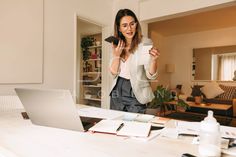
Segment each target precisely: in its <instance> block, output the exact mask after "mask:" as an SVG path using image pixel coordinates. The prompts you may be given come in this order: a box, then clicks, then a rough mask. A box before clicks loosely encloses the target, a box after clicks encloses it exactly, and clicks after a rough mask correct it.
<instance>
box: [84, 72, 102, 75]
mask: <svg viewBox="0 0 236 157" xmlns="http://www.w3.org/2000/svg"><path fill="white" fill-rule="evenodd" d="M95 74H101V72H84V73H83V75H95Z"/></svg>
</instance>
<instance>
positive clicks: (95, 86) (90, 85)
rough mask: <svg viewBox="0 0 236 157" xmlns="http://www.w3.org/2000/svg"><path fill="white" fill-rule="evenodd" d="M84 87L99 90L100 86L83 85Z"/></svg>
mask: <svg viewBox="0 0 236 157" xmlns="http://www.w3.org/2000/svg"><path fill="white" fill-rule="evenodd" d="M83 86H84V87H91V88H101V86H98V85H83Z"/></svg>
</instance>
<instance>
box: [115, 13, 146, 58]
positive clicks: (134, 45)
mask: <svg viewBox="0 0 236 157" xmlns="http://www.w3.org/2000/svg"><path fill="white" fill-rule="evenodd" d="M124 16H131V17H133V18H134V20H135V22H136V23H137V25H136V33H135V35H134V37H133V40H132V42H131V46H130V49H129V52H131V53H134V51H135V50H136V49H137V47H138V44H139V43H140V42H141V40H142V30H141V26H140V23H139V21H138V19H137V17H136V15H135V14H134V12H133V11H131V10H129V9H120V10H119V11H118V12H117V14H116V18H115V23H114V36H115V37H117V38H120V39H122V40H123V41H124V42H125V44H126V40H125V37H124V36H123V35H122V33H121V32H120V31H119V28H120V20H121V18H123V17H124ZM124 55H125V50H123V52H122V53H121V57H123V56H124Z"/></svg>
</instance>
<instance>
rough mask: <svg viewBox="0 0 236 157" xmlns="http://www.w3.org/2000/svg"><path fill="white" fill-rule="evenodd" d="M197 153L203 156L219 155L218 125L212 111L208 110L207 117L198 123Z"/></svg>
mask: <svg viewBox="0 0 236 157" xmlns="http://www.w3.org/2000/svg"><path fill="white" fill-rule="evenodd" d="M198 151H199V154H200V155H201V156H203V157H207V156H211V157H220V156H221V135H220V125H219V123H217V121H216V119H215V118H214V117H213V112H212V111H208V115H207V117H206V118H205V119H204V120H203V121H201V124H200V143H199V147H198Z"/></svg>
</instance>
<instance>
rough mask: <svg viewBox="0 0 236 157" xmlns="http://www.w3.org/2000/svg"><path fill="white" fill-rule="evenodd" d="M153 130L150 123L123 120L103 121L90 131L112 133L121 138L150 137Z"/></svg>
mask: <svg viewBox="0 0 236 157" xmlns="http://www.w3.org/2000/svg"><path fill="white" fill-rule="evenodd" d="M150 130H151V124H150V123H141V122H135V121H122V120H101V121H100V122H98V123H97V124H96V125H94V126H93V127H91V128H90V129H89V131H92V132H100V133H110V134H116V135H119V136H134V137H148V136H149V133H150Z"/></svg>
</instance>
